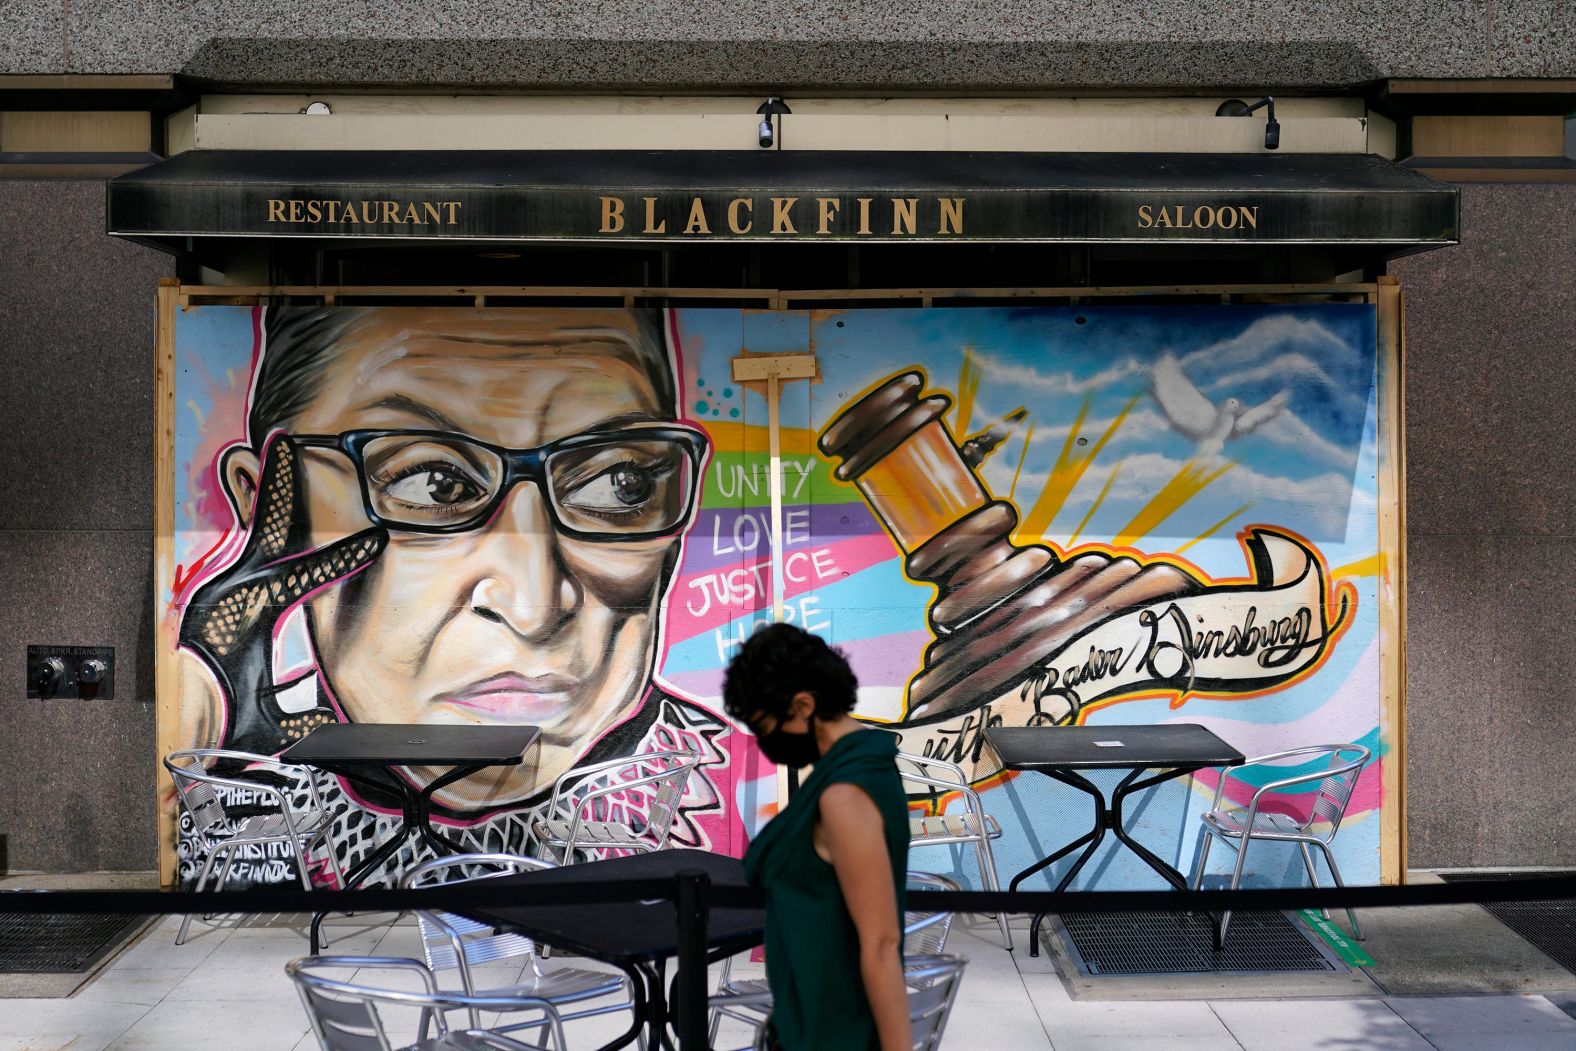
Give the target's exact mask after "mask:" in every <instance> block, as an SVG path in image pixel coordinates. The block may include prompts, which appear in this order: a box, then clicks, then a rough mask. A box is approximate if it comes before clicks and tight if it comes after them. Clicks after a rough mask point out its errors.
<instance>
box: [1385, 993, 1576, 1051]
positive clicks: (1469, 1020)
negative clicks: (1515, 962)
mask: <svg viewBox="0 0 1576 1051" xmlns="http://www.w3.org/2000/svg"><path fill="white" fill-rule="evenodd" d="M1385 1002H1386V1003H1387V1004H1389V1005H1390V1009H1391V1010H1392V1011H1394V1012H1395V1013H1396V1014H1398V1015H1400V1016H1401V1017H1402V1018H1404V1019H1406V1021H1407V1024H1409V1025H1410V1026H1411V1027H1412V1028H1413V1029H1416V1030H1417V1031H1418V1032H1419V1033H1422V1034H1423V1036H1425V1037H1427V1038H1428V1039H1429V1040H1430V1041H1432V1042H1434V1043H1436V1044H1437V1043H1438V1042H1439V1041H1440V1040H1441V1039H1455V1038H1460V1037H1466V1036H1499V1035H1503V1034H1505V1033H1517V1034H1535V1033H1562V1034H1564V1035H1565V1039H1566V1042H1567V1043H1568V1044H1569V1046H1571V1047H1576V1019H1573V1018H1571V1017H1570V1016H1569V1015H1567V1014H1566V1013H1565V1012H1564V1011H1561V1010H1560V1009H1559V1008H1558V1007H1555V1006H1554V1005H1553V1004H1551V1003H1550V1002H1549V1001H1548V1000H1546V999H1544V998H1543V997H1541V996H1526V995H1519V996H1396V997H1390V998H1388V999H1387V1000H1386V1001H1385Z"/></svg>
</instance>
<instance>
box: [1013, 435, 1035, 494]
mask: <svg viewBox="0 0 1576 1051" xmlns="http://www.w3.org/2000/svg"><path fill="white" fill-rule="evenodd" d="M1033 441H1034V424H1032V423H1031V424H1029V426H1028V430H1027V433H1026V434H1024V436H1023V451H1022V452H1020V453H1019V454H1018V466H1017V468H1016V469H1015V470H1014V471H1013V472H1012V488H1010V489H1008V490H1007V502H1008V503H1010V504H1013V505H1014V506H1017V501H1018V476H1019V475H1021V474H1023V465H1024V464H1026V463H1028V462H1029V445H1030V443H1031V442H1033Z"/></svg>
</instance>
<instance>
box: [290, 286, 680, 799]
mask: <svg viewBox="0 0 1576 1051" xmlns="http://www.w3.org/2000/svg"><path fill="white" fill-rule="evenodd" d="M637 339H638V335H637V331H636V327H635V322H634V319H633V318H632V317H631V316H630V315H629V314H627V313H624V312H622V311H606V312H599V311H583V310H577V311H573V312H569V311H561V312H560V311H541V312H532V313H521V312H514V313H510V314H498V313H488V312H485V311H477V312H474V313H472V312H468V311H454V312H452V313H449V312H444V311H431V310H401V309H386V310H380V311H377V312H375V313H373V314H371V315H369V317H368V319H367V320H366V321H364V322H360V323H358V324H357V325H355V326H353V327H352V328H351V329H350V330H349V331H348V332H347V334H346V335H345V336H344V337H343V338H342V341H341V346H342V348H343V350H342V353H341V354H340V355H339V356H338V357H337V359H336V360H335V361H334V362H333V364H332V365H331V366H330V367H329V368H328V369H327V372H326V374H325V375H324V376H323V381H322V385H321V388H320V389H319V391H318V394H317V396H316V398H315V399H314V400H313V401H312V403H311V404H310V405H309V406H308V407H307V408H305V409H304V410H303V411H302V412H301V413H300V414H299V415H298V416H297V418H296V419H295V420H294V421H292V423H291V424H290V430H291V431H292V432H293V433H300V434H326V435H332V434H339V433H342V432H344V431H348V430H355V429H368V428H374V429H391V430H392V429H420V430H436V431H448V432H456V433H460V434H464V435H468V436H471V437H473V438H475V439H478V440H480V441H483V442H488V443H491V444H493V445H497V446H503V447H506V448H511V449H526V448H534V447H538V446H541V445H544V444H546V443H548V442H552V441H555V440H557V439H560V438H564V437H567V436H571V435H577V434H581V433H583V432H586V431H591V430H605V429H607V428H609V427H618V426H625V425H638V424H639V423H641V422H644V421H656V420H660V419H662V418H663V417H664V416H665V415H666V414H667V413H666V410H665V409H664V408H663V407H662V405H661V404H660V400H659V398H658V395H657V388H656V385H655V384H654V383H653V381H652V379H651V377H650V376H649V375H648V373H647V371H646V369H647V367H648V366H647V365H645V364H643V363H642V362H641V361H640V360H639V358H637V356H636V355H635V354H634V352H633V351H632V350H631V347H632V346H633V345H634V344H635V342H636V340H637ZM307 452H308V456H307V462H308V464H309V468H308V487H307V492H308V513H309V515H310V522H311V526H312V531H313V534H314V540H315V541H316V542H317V543H320V544H321V543H327V542H330V541H332V540H334V539H336V538H339V537H343V536H346V535H349V534H350V533H353V532H355V531H357V530H360V529H364V528H366V526H367V517H366V514H365V511H364V509H363V505H362V500H361V495H360V491H359V488H358V485H359V483H358V479H357V472H356V469H355V467H354V465H353V464H352V463H351V461H350V460H349V459H348V458H347V457H346V456H345V455H344V454H343V453H341V452H339V451H337V450H332V449H310V450H307ZM423 469H427V468H423V467H422V466H421V465H419V464H418V465H416V466H414V467H410V468H407V469H405V472H404V473H403V474H401V475H400V476H398V477H393V476H391V477H388V478H380V477H379V476H377V475H376V474H375V471H376V470H378V468H375V467H374V465H372V464H371V463H370V462H369V463H368V465H367V468H366V470H367V471H368V474H369V479H370V482H371V484H372V485H373V486H378V485H383V486H385V487H386V488H387V489H389V490H391V491H392V492H393V493H394V494H395V496H396V497H399V498H402V499H403V498H410V497H411V496H412V494H417V495H416V497H415V498H416V499H417V500H418V501H419V500H428V501H431V500H437V501H447V500H452V499H455V498H456V494H457V493H459V492H460V490H459V489H458V488H457V486H458V485H460V483H456V482H455V481H454V480H453V479H452V478H449V477H446V476H444V475H442V474H441V473H440V474H439V475H432V474H427V475H422V474H419V473H413V472H419V471H420V470H423ZM603 484H604V485H606V484H607V483H606V482H604V483H603ZM613 484H615V485H616V484H620V479H619V477H618V476H617V475H616V474H615V475H614V476H613ZM461 495H463V494H461ZM546 500H547V495H546V494H545V493H543V492H542V491H541V489H540V487H539V486H538V485H537V484H536V483H534V482H531V481H524V482H521V483H519V484H518V485H516V486H515V487H514V488H513V489H511V490H510V491H509V492H508V494H507V496H506V497H505V499H504V500H503V502H502V504H501V505H500V506H499V507H498V509H497V510H496V511H495V512H494V513H493V515H492V517H491V518H490V519H487V520H486V521H485V522H483V523H482V524H481V525H479V526H477V527H476V528H474V529H470V530H468V531H465V532H458V533H452V534H444V535H432V534H422V533H416V532H402V531H401V530H399V529H398V528H397V527H395V528H391V529H390V540H389V544H388V547H387V549H386V550H385V551H384V553H383V554H382V556H381V557H380V558H379V559H378V560H377V561H376V562H375V563H374V564H373V565H372V566H371V567H370V568H368V569H367V570H366V571H365V572H363V573H362V574H360V575H359V576H357V577H354V578H352V579H351V580H349V581H347V582H345V583H344V584H341V585H339V586H337V587H333V588H329V589H327V590H325V591H323V592H322V593H321V594H319V595H318V596H317V597H315V598H314V599H312V600H310V601H309V603H308V616H309V621H310V625H311V630H312V635H313V641H314V644H315V647H316V651H317V657H318V662H319V665H320V667H321V668H322V670H323V672H324V674H325V675H326V676H327V679H328V683H329V685H330V686H331V688H332V690H333V693H334V695H335V697H337V699H338V701H339V703H340V705H341V706H342V707H343V709H344V711H345V713H346V714H347V715H348V716H349V717H350V718H351V719H353V720H355V721H366V722H415V723H456V724H463V723H499V724H506V723H531V724H535V725H538V726H540V727H542V734H543V736H542V747H541V753H540V762H539V764H538V765H536V766H534V767H533V766H532V765H531V764H530V761H529V758H528V760H527V764H526V765H524V766H521V767H514V768H503V769H501V770H493V771H488V772H484V773H482V774H479V775H477V776H476V777H474V778H471V779H469V780H467V781H461V782H459V783H458V784H456V785H455V786H454V787H453V788H451V789H449V790H447V792H445V793H440V795H439V801H440V802H443V803H445V804H447V805H449V806H454V807H462V808H470V807H476V806H480V805H494V804H501V803H507V802H511V801H515V800H518V799H521V798H523V797H525V796H527V795H529V794H531V793H532V792H534V791H537V790H539V789H540V788H545V787H547V786H549V785H551V784H552V782H553V780H554V779H555V778H557V777H558V776H559V775H560V774H562V773H564V772H565V771H566V770H568V769H570V768H571V767H572V766H573V765H574V764H575V763H576V761H578V760H579V759H580V758H581V757H582V756H583V755H584V754H585V752H586V751H587V750H588V749H589V748H590V746H591V745H592V744H593V743H594V742H595V740H596V738H597V737H598V736H599V735H600V734H601V733H602V732H603V731H605V730H606V729H607V728H608V727H610V726H611V725H613V724H614V723H616V722H618V721H619V720H621V719H622V718H623V717H625V716H627V715H629V714H630V713H631V712H632V710H633V709H634V707H635V706H636V705H637V703H638V702H639V700H640V698H641V695H642V692H643V691H644V689H645V687H646V685H647V683H648V682H649V678H650V674H651V671H652V663H653V658H654V646H655V638H656V634H657V627H658V615H659V609H658V605H659V599H660V597H661V593H662V590H663V586H664V584H665V582H666V580H667V578H668V576H669V574H670V573H671V571H672V568H673V565H674V562H675V560H676V557H677V554H678V544H679V538H678V537H677V536H667V537H661V538H658V539H651V540H643V541H633V542H631V541H619V542H613V543H605V542H596V541H587V540H577V539H573V538H571V537H568V536H565V535H563V534H562V533H560V532H559V531H558V530H556V529H555V528H554V525H553V523H552V520H551V518H550V517H549V511H548V506H547V503H546ZM437 773H438V771H417V774H418V776H421V777H423V778H427V779H430V778H431V777H434V776H436V774H437Z"/></svg>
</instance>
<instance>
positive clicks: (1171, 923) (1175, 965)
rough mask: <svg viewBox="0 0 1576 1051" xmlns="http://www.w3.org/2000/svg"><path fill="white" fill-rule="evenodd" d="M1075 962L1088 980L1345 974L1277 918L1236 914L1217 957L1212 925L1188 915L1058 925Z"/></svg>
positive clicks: (1113, 916) (1096, 917) (1081, 919)
mask: <svg viewBox="0 0 1576 1051" xmlns="http://www.w3.org/2000/svg"><path fill="white" fill-rule="evenodd" d="M1061 922H1062V926H1063V928H1064V929H1065V930H1066V931H1067V936H1068V939H1069V941H1070V942H1071V946H1070V948H1071V950H1072V953H1071V955H1072V957H1073V962H1074V963H1075V964H1076V965H1077V966H1078V969H1079V970H1080V971H1081V972H1082V973H1083V974H1087V975H1097V974H1107V975H1109V974H1223V973H1239V972H1257V973H1263V972H1277V973H1286V972H1319V973H1330V972H1345V971H1347V970H1349V968H1348V967H1347V966H1346V965H1345V964H1343V963H1341V962H1340V959H1339V957H1337V956H1335V954H1334V953H1333V952H1332V951H1331V950H1329V949H1328V948H1326V947H1325V946H1324V945H1323V944H1322V943H1320V942H1319V941H1318V940H1317V937H1316V936H1315V935H1313V934H1312V933H1310V932H1309V931H1308V930H1307V929H1306V928H1305V927H1303V926H1302V924H1300V923H1298V922H1296V921H1295V920H1293V919H1291V918H1290V917H1289V916H1288V915H1287V914H1286V913H1283V912H1237V913H1233V914H1232V917H1231V927H1230V929H1229V930H1228V931H1227V933H1226V946H1225V948H1223V949H1222V950H1220V951H1219V952H1216V951H1215V943H1214V926H1213V918H1212V917H1211V916H1209V915H1207V914H1204V913H1187V912H1142V913H1127V912H1091V913H1082V914H1079V915H1072V914H1069V915H1065V916H1062V917H1061Z"/></svg>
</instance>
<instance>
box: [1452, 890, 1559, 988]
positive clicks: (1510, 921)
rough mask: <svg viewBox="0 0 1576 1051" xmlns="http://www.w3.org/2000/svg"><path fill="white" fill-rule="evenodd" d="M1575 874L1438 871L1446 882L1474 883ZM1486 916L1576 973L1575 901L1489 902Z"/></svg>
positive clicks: (1486, 906) (1486, 905)
mask: <svg viewBox="0 0 1576 1051" xmlns="http://www.w3.org/2000/svg"><path fill="white" fill-rule="evenodd" d="M1557 876H1576V872H1441V873H1440V874H1439V878H1440V879H1442V880H1444V881H1445V882H1446V883H1477V882H1482V881H1485V880H1497V879H1553V878H1554V877H1557ZM1483 907H1484V908H1485V909H1487V910H1488V912H1489V915H1491V916H1493V917H1494V918H1495V919H1497V920H1499V922H1501V923H1503V924H1504V925H1505V926H1507V927H1509V928H1510V929H1511V930H1513V931H1515V932H1516V933H1517V934H1519V935H1521V937H1522V938H1524V939H1526V940H1527V941H1529V942H1531V943H1532V944H1533V945H1535V946H1537V947H1538V948H1539V949H1541V950H1542V951H1543V953H1544V954H1545V955H1547V956H1548V957H1549V958H1550V959H1552V960H1553V961H1554V962H1555V963H1557V964H1559V965H1560V966H1561V967H1563V968H1565V969H1566V970H1567V971H1571V972H1572V973H1576V901H1572V900H1570V899H1564V900H1556V901H1493V902H1485V903H1484V904H1483Z"/></svg>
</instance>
